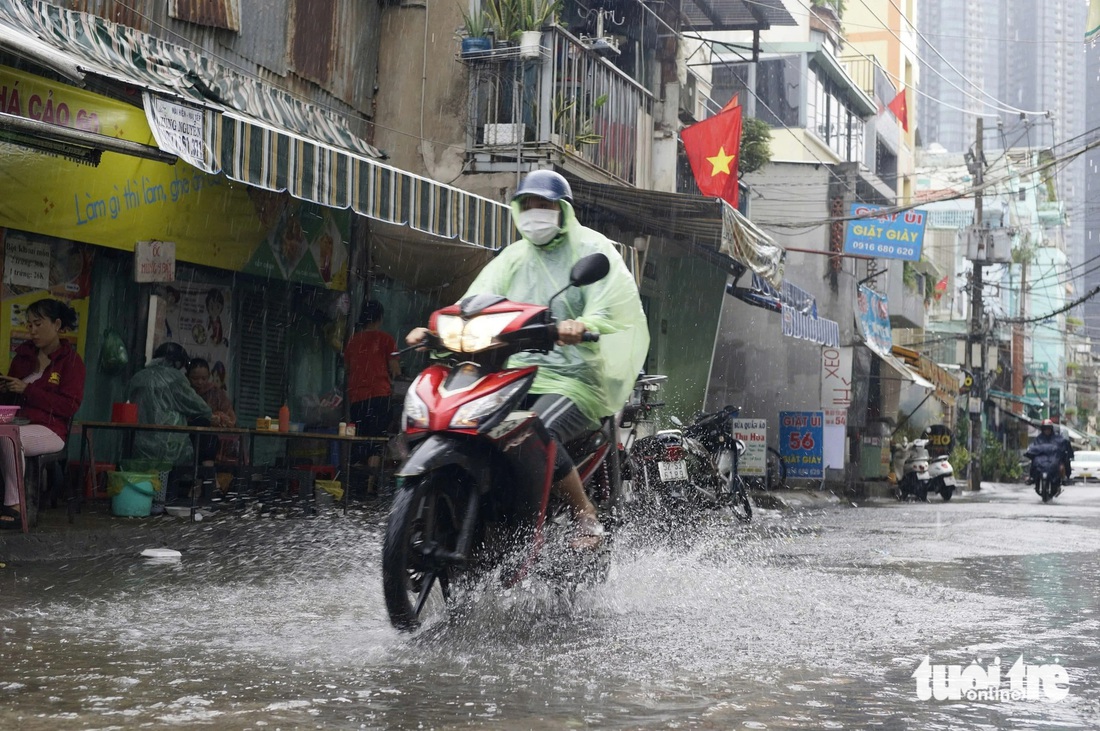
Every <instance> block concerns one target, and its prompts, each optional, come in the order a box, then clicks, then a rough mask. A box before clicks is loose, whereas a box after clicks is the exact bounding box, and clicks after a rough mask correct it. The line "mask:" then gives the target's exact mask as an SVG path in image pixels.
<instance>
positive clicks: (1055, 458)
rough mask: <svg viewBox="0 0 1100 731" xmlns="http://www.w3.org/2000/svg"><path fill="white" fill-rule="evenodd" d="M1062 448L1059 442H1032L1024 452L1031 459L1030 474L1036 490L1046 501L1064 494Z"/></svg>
mask: <svg viewBox="0 0 1100 731" xmlns="http://www.w3.org/2000/svg"><path fill="white" fill-rule="evenodd" d="M1062 450H1063V447H1062V445H1061V444H1059V443H1057V442H1047V443H1040V444H1034V443H1033V444H1032V445H1031V446H1030V447H1028V448H1027V451H1026V452H1024V456H1025V457H1027V458H1028V459H1030V460H1031V469H1030V470H1029V474H1030V476H1031V478H1032V480H1033V481H1034V483H1035V492H1036V493H1037V494H1038V495H1039V497H1040V498H1042V500H1043V502H1044V503H1049V502H1050V501H1051V500H1053V499H1054V498H1056V497H1058V496H1059V495H1061V494H1062Z"/></svg>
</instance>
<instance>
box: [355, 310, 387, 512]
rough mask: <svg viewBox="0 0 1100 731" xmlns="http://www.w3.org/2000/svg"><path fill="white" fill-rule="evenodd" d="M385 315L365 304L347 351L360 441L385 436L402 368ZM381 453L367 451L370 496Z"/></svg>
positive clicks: (373, 449) (377, 448) (376, 446)
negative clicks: (395, 383) (385, 326)
mask: <svg viewBox="0 0 1100 731" xmlns="http://www.w3.org/2000/svg"><path fill="white" fill-rule="evenodd" d="M384 312H385V310H384V309H383V307H382V303H381V302H379V301H377V300H367V301H366V302H364V303H363V311H362V312H361V313H359V323H358V325H357V326H356V330H355V333H354V334H353V335H352V336H351V338H349V339H348V345H347V349H346V350H345V351H344V363H345V364H346V367H347V374H348V402H349V404H350V408H351V420H352V421H353V422H355V428H356V434H357V435H358V436H361V437H381V436H385V434H386V429H387V428H388V427H389V422H390V394H391V393H392V388H391V383H392V381H393V379H394V378H396V377H397V376H399V375H400V374H401V365H400V363H399V362H398V360H397V358H395V357H394V356H393V352H394V351H395V350H397V342H396V341H395V340H394V339H393V336H392V335H390V334H389V333H387V332H383V330H382V315H383V314H384ZM381 453H382V449H381V445H380V444H372V445H371V446H370V448H369V449H368V451H367V454H368V455H369V456H368V459H367V464H368V466H370V467H371V477H370V478H369V480H370V482H369V485H368V488H367V492H368V493H371V492H374V485H373V481H374V471H375V469H377V467H378V464H379V462H380V460H381Z"/></svg>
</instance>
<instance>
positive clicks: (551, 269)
mask: <svg viewBox="0 0 1100 731" xmlns="http://www.w3.org/2000/svg"><path fill="white" fill-rule="evenodd" d="M512 219H513V221H514V222H515V224H516V228H517V229H518V230H519V232H520V234H521V236H522V238H521V239H520V240H519V241H516V242H514V243H513V244H511V245H510V246H507V247H505V248H504V249H503V250H502V251H501V252H500V254H499V255H498V256H497V257H496V258H495V259H493V260H492V261H491V262H489V264H488V265H486V267H485V268H484V269H483V270H482V271H481V273H480V274H479V275H478V276H477V279H475V280H474V282H473V284H471V285H470V288H469V289H468V290H467V292H466V294H465V295H464V297H469V296H470V295H475V294H497V295H501V296H503V297H506V298H508V299H510V300H512V301H515V302H530V303H540V304H541V303H544V302H549V301H550V298H551V297H552V296H553V295H554V293H556V292H558V291H559V290H561V289H562V288H564V287H566V286H567V285H568V284H569V272H570V270H571V269H572V268H573V265H574V264H575V263H576V262H577V261H578V260H579V259H581V258H582V257H584V256H587V255H589V254H595V253H601V254H604V255H606V256H607V258H608V260H609V261H610V262H611V271H610V272H609V273H608V275H607V276H606V277H604V278H603V279H602V280H600V281H599V282H596V283H595V284H591V285H589V286H587V287H571V288H569V289H567V290H566V291H565V293H564V294H563V295H561V296H560V297H558V298H557V299H555V300H554V302H553V304H552V307H551V309H552V311H553V315H554V318H555V319H556V320H557V321H558V337H559V340H558V345H559V347H558V348H556V349H555V350H553V351H551V352H550V353H547V354H545V355H544V354H541V353H520V354H517V355H514V356H512V358H511V359H510V360H509V362H508V365H509V367H522V366H528V365H536V366H538V368H539V370H538V375H537V376H536V377H535V381H534V384H533V385H532V386H531V390H530V393H531V394H532V399H533V403H531V404H529V405H528V408H530V409H531V410H533V411H535V412H536V413H538V414H539V415H540V416H541V418H542V420H543V423H544V424H545V425H546V428H547V431H549V432H550V434H551V435H552V436H553V437H554V439H555V440H557V442H558V449H557V450H556V453H557V458H556V462H555V465H554V481H555V482H554V487H555V489H557V490H558V491H559V492H560V493H561V494H562V495H563V496H564V497H565V498H566V500H567V501H568V502H569V505H570V507H571V508H572V511H573V515H574V519H575V521H576V537H575V539H574V541H573V545H574V547H577V548H594V547H596V546H598V545H599V544H600V542H601V540H602V536H603V532H604V531H603V526H602V525H601V524H600V522H599V520H598V518H597V517H596V508H595V506H594V505H593V504H592V502H591V501H590V500H589V499H588V496H587V495H585V492H584V487H583V485H582V484H581V479H580V475H579V474H578V473H577V469H576V467H575V466H574V465H573V461H572V459H571V458H570V457H569V454H568V453H567V452H566V451H565V449H564V447H563V445H564V444H566V443H568V442H569V441H571V440H572V439H574V438H576V437H579V436H581V435H583V434H584V433H586V432H587V431H589V430H591V429H594V428H596V427H597V426H598V424H599V420H600V419H601V418H602V417H604V416H609V415H611V414H614V413H616V412H617V411H618V410H619V409H620V408H622V406H623V404H624V403H625V402H626V400H627V397H628V396H629V395H630V392H631V390H632V389H633V388H634V382H635V380H636V378H637V376H638V373H639V371H640V370H641V367H642V364H643V363H644V361H645V356H646V353H647V351H648V349H649V327H648V325H647V323H646V318H645V313H644V312H643V311H642V303H641V299H640V297H639V296H638V287H637V285H636V284H635V282H634V277H633V276H631V274H630V271H629V270H628V269H627V268H626V264H625V262H623V259H622V257H621V256H620V255H619V252H618V251H617V250H616V249H615V245H614V243H613V242H612V241H611V240H610V239H608V238H607V237H605V236H604V235H603V234H600V233H599V232H597V231H594V230H592V229H590V228H587V227H585V226H582V225H581V224H580V222H579V221H578V220H577V216H576V214H575V212H574V210H573V193H572V190H571V189H570V187H569V182H568V181H567V180H566V179H565V178H564V177H562V176H561V175H559V174H558V173H556V172H553V171H551V170H535V171H533V172H531V173H529V174H528V175H527V176H526V177H525V178H524V179H523V181H522V183H521V184H520V186H519V188H518V189H517V190H516V193H515V195H514V196H513V197H512ZM586 331H592V332H598V333H600V340H599V341H598V342H595V343H585V342H581V338H582V336H583V335H584V333H585V332H586ZM426 333H427V330H426V329H425V328H416V329H414V330H413V331H412V332H410V333H409V334H408V336H407V337H406V341H407V342H408V344H409V345H415V344H416V343H419V342H421V341H423V339H424V336H425V335H426Z"/></svg>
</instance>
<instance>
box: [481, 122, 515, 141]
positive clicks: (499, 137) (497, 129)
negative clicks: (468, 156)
mask: <svg viewBox="0 0 1100 731" xmlns="http://www.w3.org/2000/svg"><path fill="white" fill-rule="evenodd" d="M483 131H484V135H483V136H482V140H483V141H484V143H485V144H486V145H518V144H520V143H522V142H523V124H522V123H508V124H487V125H485V128H484V130H483Z"/></svg>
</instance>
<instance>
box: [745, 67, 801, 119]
mask: <svg viewBox="0 0 1100 731" xmlns="http://www.w3.org/2000/svg"><path fill="white" fill-rule="evenodd" d="M802 83H803V82H802V57H801V56H784V57H783V58H773V59H768V60H765V61H761V62H760V63H758V64H757V68H756V98H757V100H759V102H760V106H759V107H758V108H757V110H756V116H757V117H759V118H760V119H763V120H764V121H765V122H767V123H768V124H769V125H771V126H772V127H798V126H799V124H800V120H799V111H800V109H799V107H800V105H801V103H802Z"/></svg>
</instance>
